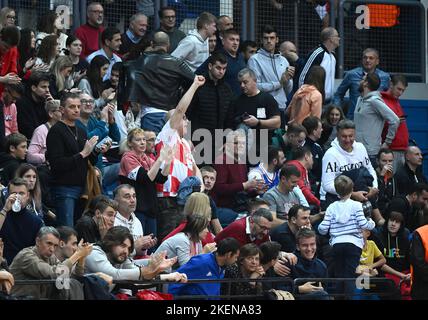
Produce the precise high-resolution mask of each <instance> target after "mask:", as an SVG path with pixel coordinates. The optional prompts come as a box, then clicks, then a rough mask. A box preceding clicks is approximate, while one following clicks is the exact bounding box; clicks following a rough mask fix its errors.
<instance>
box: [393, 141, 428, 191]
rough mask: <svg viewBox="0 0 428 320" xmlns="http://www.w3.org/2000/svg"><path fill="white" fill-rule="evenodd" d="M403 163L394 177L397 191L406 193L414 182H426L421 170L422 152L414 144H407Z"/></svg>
mask: <svg viewBox="0 0 428 320" xmlns="http://www.w3.org/2000/svg"><path fill="white" fill-rule="evenodd" d="M404 156H405V163H404V165H403V166H401V167H399V168H398V169H397V172H396V173H395V179H396V181H397V188H398V193H399V194H401V195H406V194H408V193H409V191H410V189H411V188H412V186H413V185H414V184H415V183H418V182H422V183H427V182H428V181H427V179H426V178H425V176H424V174H423V172H422V161H423V157H422V152H421V149H420V148H418V147H416V146H409V147H408V148H407V150H406V153H405V155H404Z"/></svg>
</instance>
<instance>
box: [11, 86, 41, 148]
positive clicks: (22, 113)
mask: <svg viewBox="0 0 428 320" xmlns="http://www.w3.org/2000/svg"><path fill="white" fill-rule="evenodd" d="M16 110H17V112H18V116H17V118H18V128H19V132H20V133H22V134H23V135H24V136H26V137H27V139H28V140H31V137H32V136H33V132H34V130H35V129H36V128H37V127H38V126H40V125H41V124H43V123H45V122H47V121H48V115H47V113H46V111H45V101H44V100H40V101H34V100H33V98H32V96H31V89H30V88H28V89H27V94H25V95H24V96H22V97H21V99H19V100H18V101H17V102H16Z"/></svg>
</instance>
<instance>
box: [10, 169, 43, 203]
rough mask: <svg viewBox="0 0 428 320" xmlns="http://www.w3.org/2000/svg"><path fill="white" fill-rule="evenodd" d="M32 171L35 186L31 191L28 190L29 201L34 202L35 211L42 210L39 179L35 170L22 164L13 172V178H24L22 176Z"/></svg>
mask: <svg viewBox="0 0 428 320" xmlns="http://www.w3.org/2000/svg"><path fill="white" fill-rule="evenodd" d="M30 170H33V171H34V173H35V174H36V184H35V186H34V189H33V190H28V192H29V193H30V195H31V200H33V201H34V203H35V205H36V209H37V211H40V210H42V189H41V187H40V179H39V173H38V171H37V168H36V167H35V166H33V165H32V164H29V163H22V164H21V165H20V166H19V167H18V168H17V169H16V171H15V178H22V179H23V178H24V175H25V174H26V173H27V172H28V171H30Z"/></svg>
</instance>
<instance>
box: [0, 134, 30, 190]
mask: <svg viewBox="0 0 428 320" xmlns="http://www.w3.org/2000/svg"><path fill="white" fill-rule="evenodd" d="M4 150H5V152H0V168H1V170H0V179H1V181H0V182H1V183H2V184H3V185H4V186H6V185H7V184H8V183H9V181H10V180H12V179H13V177H14V176H15V171H16V169H18V167H19V165H20V164H21V163H22V162H24V161H25V157H26V155H27V138H26V137H25V136H24V135H22V134H20V133H12V134H10V135H8V136H7V137H6V140H5V145H4Z"/></svg>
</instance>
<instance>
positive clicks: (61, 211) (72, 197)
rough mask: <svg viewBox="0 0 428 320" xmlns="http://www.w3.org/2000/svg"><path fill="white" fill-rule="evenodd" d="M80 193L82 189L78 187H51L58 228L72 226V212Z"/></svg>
mask: <svg viewBox="0 0 428 320" xmlns="http://www.w3.org/2000/svg"><path fill="white" fill-rule="evenodd" d="M82 192H83V188H82V187H78V186H54V187H52V193H53V196H54V199H55V208H56V215H57V224H58V226H68V227H73V226H74V211H75V209H76V206H77V201H78V200H79V198H80V196H81V195H82Z"/></svg>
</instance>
